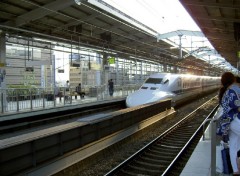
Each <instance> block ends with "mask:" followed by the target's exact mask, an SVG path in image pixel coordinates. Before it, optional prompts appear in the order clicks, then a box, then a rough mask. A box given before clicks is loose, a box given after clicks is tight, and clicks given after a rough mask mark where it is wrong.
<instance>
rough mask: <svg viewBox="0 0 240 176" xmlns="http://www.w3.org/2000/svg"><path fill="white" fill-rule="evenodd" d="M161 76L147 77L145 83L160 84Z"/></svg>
mask: <svg viewBox="0 0 240 176" xmlns="http://www.w3.org/2000/svg"><path fill="white" fill-rule="evenodd" d="M162 80H163V79H162V78H148V79H147V80H146V81H145V83H147V84H161V82H162Z"/></svg>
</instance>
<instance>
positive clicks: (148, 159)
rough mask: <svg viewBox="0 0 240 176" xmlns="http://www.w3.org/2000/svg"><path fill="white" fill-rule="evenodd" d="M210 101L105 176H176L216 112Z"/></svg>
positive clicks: (214, 104)
mask: <svg viewBox="0 0 240 176" xmlns="http://www.w3.org/2000/svg"><path fill="white" fill-rule="evenodd" d="M213 101H216V99H211V100H209V101H208V102H206V103H205V104H203V105H202V106H200V107H199V108H197V109H196V110H195V111H193V112H192V113H190V114H189V115H188V116H186V117H185V118H184V119H182V120H181V121H179V122H178V123H177V124H175V125H174V126H172V127H171V128H169V129H168V130H167V131H165V132H164V133H163V134H162V135H160V136H159V137H157V138H156V139H154V140H153V141H152V142H150V143H149V144H147V145H146V146H145V147H143V148H142V149H141V150H139V151H138V152H136V153H135V154H134V155H132V156H131V157H129V158H128V159H127V160H125V161H124V162H122V163H121V164H119V165H118V166H117V167H115V168H114V169H112V170H111V171H110V172H108V173H107V174H106V175H105V176H110V175H111V176H112V175H114V176H118V175H124V176H128V175H129V176H132V175H171V176H174V175H179V173H181V170H182V169H183V167H184V165H185V163H186V162H187V160H188V158H189V157H190V156H191V153H192V151H193V150H194V148H195V146H196V145H197V143H198V141H199V139H200V137H201V136H202V130H203V124H204V121H205V120H206V119H208V118H211V117H212V115H213V114H214V113H215V111H216V107H215V106H216V103H213ZM212 109H213V110H212ZM203 114H209V115H208V116H206V115H203Z"/></svg>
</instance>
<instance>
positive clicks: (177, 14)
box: [104, 0, 200, 33]
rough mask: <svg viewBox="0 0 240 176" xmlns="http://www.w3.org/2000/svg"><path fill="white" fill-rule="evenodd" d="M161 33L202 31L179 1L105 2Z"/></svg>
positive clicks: (126, 0) (125, 0) (131, 0)
mask: <svg viewBox="0 0 240 176" xmlns="http://www.w3.org/2000/svg"><path fill="white" fill-rule="evenodd" d="M104 1H105V2H106V3H108V4H110V5H112V6H113V7H116V8H117V9H119V10H120V11H122V12H124V13H126V14H128V15H129V16H131V17H133V18H134V19H136V20H138V21H140V22H142V23H143V24H145V25H147V26H149V27H150V28H152V29H154V30H156V31H158V32H159V33H166V32H170V31H175V30H180V29H182V30H192V31H200V28H199V27H198V26H197V25H196V23H195V22H194V21H193V19H192V18H191V17H190V16H189V14H188V13H187V11H186V10H185V9H184V7H183V6H182V5H181V3H180V2H179V0H104Z"/></svg>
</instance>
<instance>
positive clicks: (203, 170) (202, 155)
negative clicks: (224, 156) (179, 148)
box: [180, 127, 231, 176]
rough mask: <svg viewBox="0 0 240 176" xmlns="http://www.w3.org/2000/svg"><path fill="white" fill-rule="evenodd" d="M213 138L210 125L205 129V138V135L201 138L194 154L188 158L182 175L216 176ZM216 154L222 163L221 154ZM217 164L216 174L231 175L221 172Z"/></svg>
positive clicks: (217, 161) (218, 161) (217, 175)
mask: <svg viewBox="0 0 240 176" xmlns="http://www.w3.org/2000/svg"><path fill="white" fill-rule="evenodd" d="M211 140H212V139H211V134H210V127H208V128H207V129H206V131H205V138H204V140H203V137H202V138H201V139H200V140H199V143H198V145H197V146H196V148H195V150H194V151H193V154H192V155H191V157H190V159H189V160H188V162H187V164H186V166H185V167H184V169H183V171H182V173H181V174H180V176H214V175H211V157H212V153H211ZM215 140H217V139H215ZM216 144H217V145H218V142H216ZM215 152H216V151H215ZM216 155H217V156H216V163H221V161H220V160H221V156H220V154H219V153H216ZM217 165H218V164H216V172H215V175H216V176H231V175H228V174H223V173H219V168H218V166H217Z"/></svg>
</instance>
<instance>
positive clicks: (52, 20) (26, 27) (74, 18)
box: [0, 0, 239, 69]
mask: <svg viewBox="0 0 240 176" xmlns="http://www.w3.org/2000/svg"><path fill="white" fill-rule="evenodd" d="M181 2H182V4H183V5H184V6H185V7H186V9H187V10H188V11H189V13H190V14H191V15H192V17H193V18H194V19H195V20H196V22H197V24H198V25H199V27H200V28H201V29H202V31H203V33H204V34H205V35H206V36H207V37H208V38H209V40H210V41H211V42H212V44H213V46H214V47H215V48H216V49H217V50H218V52H220V53H221V54H222V55H223V56H224V57H226V60H227V61H228V62H230V63H231V64H233V65H234V66H236V62H237V58H236V51H237V48H238V47H237V46H236V45H237V42H236V41H235V40H234V29H233V24H232V23H233V20H234V17H232V18H230V16H231V15H233V16H234V15H235V16H236V15H237V12H238V11H237V9H236V10H235V11H233V12H232V13H230V12H229V11H231V10H232V9H231V10H229V9H227V10H226V11H227V12H228V13H227V12H225V11H224V10H222V9H221V8H222V7H221V6H224V5H225V4H223V3H214V2H215V1H213V3H208V4H206V3H203V2H201V1H200V0H199V1H198V0H181ZM224 2H225V1H224ZM230 2H231V3H233V2H234V1H230ZM220 5H221V6H220ZM195 6H200V7H199V10H195V9H194V7H195ZM212 6H214V7H212ZM215 6H217V7H218V6H219V7H218V8H219V9H218V10H219V11H220V15H221V16H217V15H219V14H215V13H217V12H215V11H217V10H216V9H215V8H217V7H215ZM233 6H234V5H233V4H232V6H231V5H229V4H228V6H227V7H229V8H230V7H233ZM235 6H237V5H235ZM100 7H101V8H100ZM237 7H238V8H239V4H238V6H237ZM224 9H225V8H224ZM204 10H205V11H204ZM234 12H235V13H234ZM229 13H230V15H229V19H227V17H226V16H227V14H229ZM238 13H239V12H238ZM211 14H212V16H211ZM214 14H215V15H214ZM207 15H210V18H209V19H208V20H207V17H206V16H207ZM238 15H239V14H238ZM205 18H206V19H205ZM236 18H237V17H235V19H236ZM216 19H217V20H216ZM227 20H229V21H231V22H229V21H227ZM202 21H203V22H202ZM238 21H239V20H238ZM238 21H237V20H236V22H238ZM218 23H222V25H220V24H219V25H218ZM224 24H225V27H224ZM212 26H215V28H214V29H213V30H214V32H213V31H210V28H211V27H212ZM218 26H219V27H218ZM226 26H229V28H227V27H226ZM230 26H231V27H230ZM0 29H1V30H4V31H6V32H7V33H9V34H12V35H19V36H26V37H28V38H34V37H41V38H45V39H50V40H54V41H56V42H66V43H69V44H70V45H72V44H75V45H78V46H88V47H94V48H95V47H96V48H98V49H99V51H100V52H101V51H102V52H103V53H104V52H105V53H106V52H108V53H109V54H111V55H117V56H122V57H125V58H130V59H131V58H134V56H142V57H143V58H144V59H146V58H147V59H148V60H150V61H156V62H159V63H168V64H171V63H172V64H177V65H181V66H186V65H188V66H189V67H194V68H199V67H201V68H206V69H208V67H209V66H208V65H207V64H206V63H205V62H203V61H200V60H199V59H196V58H195V57H192V56H191V55H189V56H188V57H186V58H184V59H179V51H178V50H171V49H170V47H171V45H170V44H169V43H167V42H164V41H162V40H159V41H158V40H157V37H156V36H157V31H154V30H153V29H151V28H149V27H147V26H145V25H144V24H142V23H140V22H138V21H136V20H135V19H133V18H131V17H130V16H128V15H126V14H124V13H122V12H120V11H119V10H117V9H115V8H113V7H111V6H109V5H108V4H106V3H104V2H103V1H101V0H88V1H87V0H75V1H74V0H19V1H15V0H2V1H0ZM209 31H210V32H209ZM217 32H218V34H220V35H216V34H217ZM227 32H228V33H227ZM226 33H227V34H226ZM183 55H187V53H184V51H183ZM189 64H191V65H189Z"/></svg>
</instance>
